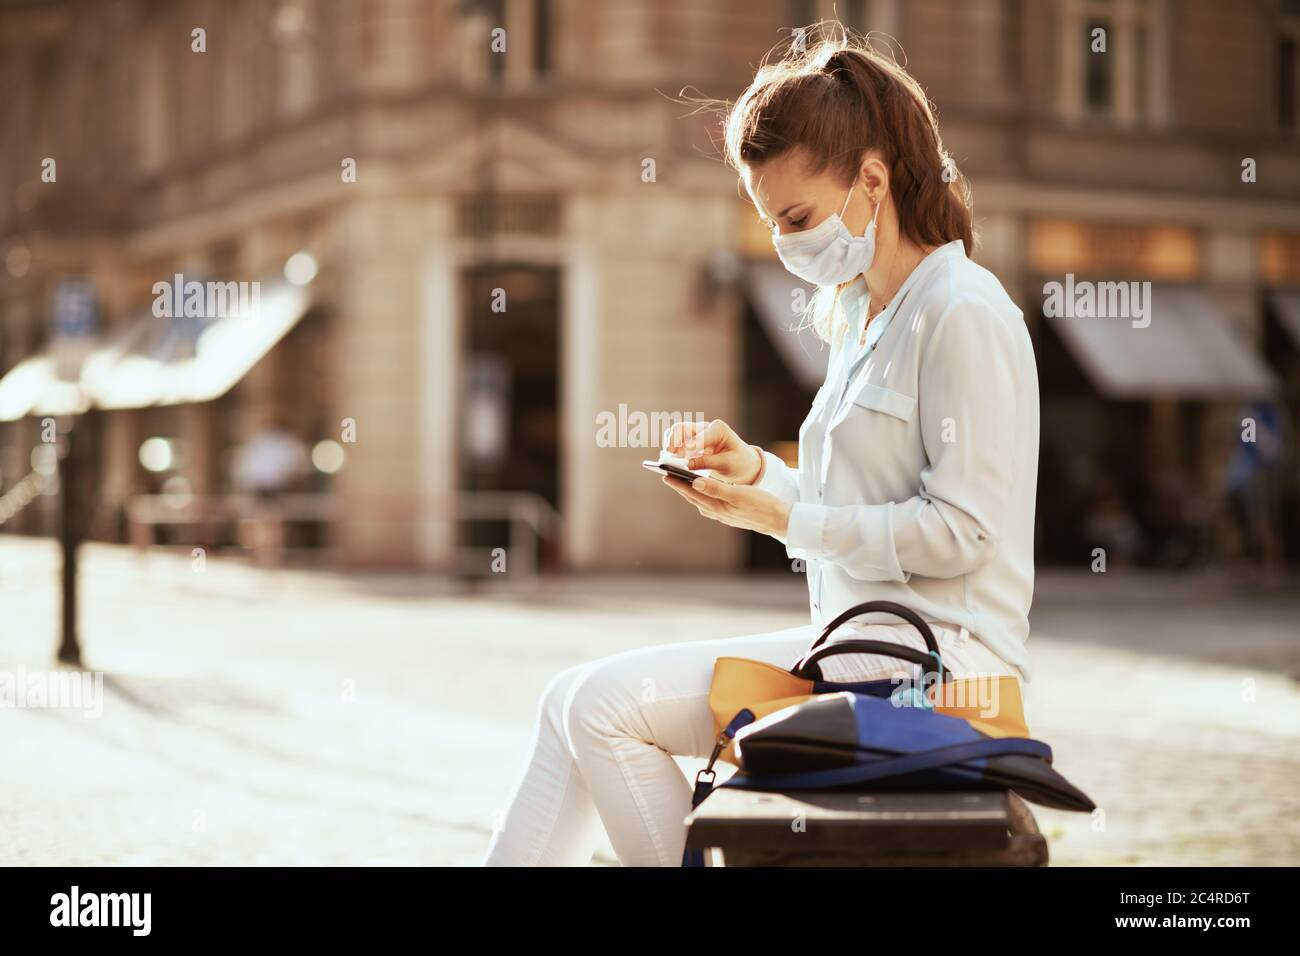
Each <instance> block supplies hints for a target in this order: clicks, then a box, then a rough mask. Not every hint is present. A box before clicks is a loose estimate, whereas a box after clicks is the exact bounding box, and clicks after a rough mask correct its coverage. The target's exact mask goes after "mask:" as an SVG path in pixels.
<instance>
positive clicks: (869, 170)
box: [858, 150, 889, 204]
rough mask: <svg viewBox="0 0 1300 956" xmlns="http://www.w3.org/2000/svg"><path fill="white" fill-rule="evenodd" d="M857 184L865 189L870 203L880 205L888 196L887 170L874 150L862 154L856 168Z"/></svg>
mask: <svg viewBox="0 0 1300 956" xmlns="http://www.w3.org/2000/svg"><path fill="white" fill-rule="evenodd" d="M858 182H860V183H861V184H862V185H863V186H865V187H866V190H867V195H869V196H870V197H871V201H872V202H873V203H876V204H880V203H882V202H884V201H885V197H886V196H888V195H889V169H888V168H887V167H886V166H885V163H884V160H882V159H881V158H880V156H879V154H877V153H876V152H875V151H874V150H870V151H868V152H866V153H864V154H863V156H862V164H861V165H860V166H859V167H858Z"/></svg>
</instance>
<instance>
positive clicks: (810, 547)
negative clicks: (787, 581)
mask: <svg viewBox="0 0 1300 956" xmlns="http://www.w3.org/2000/svg"><path fill="white" fill-rule="evenodd" d="M829 511H830V508H828V507H827V506H826V505H811V504H808V503H807V502H803V501H796V502H795V503H794V504H793V505H791V506H790V524H789V527H787V528H786V530H785V553H786V554H788V555H789V556H790V557H792V558H802V559H803V560H805V561H809V560H812V559H814V558H819V557H821V554H822V551H823V550H825V549H824V545H823V542H824V540H825V534H824V532H825V527H826V517H827V514H828V512H829Z"/></svg>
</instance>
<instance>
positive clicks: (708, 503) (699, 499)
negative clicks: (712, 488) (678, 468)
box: [663, 478, 726, 511]
mask: <svg viewBox="0 0 1300 956" xmlns="http://www.w3.org/2000/svg"><path fill="white" fill-rule="evenodd" d="M663 480H664V481H667V482H671V483H672V485H673V491H675V492H677V493H678V494H679V495H681V496H682V497H683V498H685V499H686V500H687V501H689V502H690V503H691V504H693V505H695V506H696V507H698V508H707V509H709V510H710V511H718V510H720V508H725V507H726V505H725V503H724V502H722V501H720V500H719V499H717V498H710V497H709V496H708V495H702V494H700V493H699V492H698V491H695V490H694V489H692V488H691V486H690V485H688V484H687V483H686V482H684V481H679V480H678V479H676V478H665V479H663Z"/></svg>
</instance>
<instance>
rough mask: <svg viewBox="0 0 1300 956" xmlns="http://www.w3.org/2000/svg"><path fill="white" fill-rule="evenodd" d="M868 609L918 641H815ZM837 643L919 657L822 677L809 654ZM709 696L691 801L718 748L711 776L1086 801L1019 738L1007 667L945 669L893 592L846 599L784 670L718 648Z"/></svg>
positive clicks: (768, 785)
mask: <svg viewBox="0 0 1300 956" xmlns="http://www.w3.org/2000/svg"><path fill="white" fill-rule="evenodd" d="M872 612H885V613H890V614H893V615H896V616H898V617H901V618H902V619H903V620H905V621H907V622H908V623H909V624H911V625H912V626H913V627H915V628H916V629H917V630H918V631H919V632H920V634H921V637H922V639H923V640H924V641H925V645H926V651H924V652H922V651H919V650H916V649H914V648H911V647H907V646H904V645H898V644H891V643H888V642H884V641H875V640H852V641H842V642H838V643H836V644H826V643H825V642H826V640H827V638H829V637H830V635H831V634H832V633H833V632H834V631H835V629H836V628H838V627H840V626H841V625H842V624H844V623H845V622H846V621H848V620H850V619H851V618H854V617H857V616H859V615H861V614H867V613H872ZM822 645H825V646H822ZM841 653H869V654H886V655H890V656H893V657H896V658H898V659H900V660H905V661H910V662H912V663H916V664H919V665H920V666H921V668H922V676H921V680H920V681H919V682H914V681H912V680H910V679H908V680H902V681H897V680H893V679H886V680H876V681H861V682H854V683H845V682H832V681H824V680H822V673H821V668H820V666H819V665H818V662H819V661H821V660H824V659H825V658H827V657H830V656H832V655H834V654H841ZM918 684H919V686H918ZM990 689H992V690H995V691H996V692H997V697H994V698H992V700H994V701H996V704H995V706H994V708H993V710H992V712H991V713H990V712H989V709H988V704H989V701H990V698H989V697H987V696H980V692H981V691H988V690H990ZM737 705H739V706H737ZM709 706H710V709H711V711H712V713H713V717H714V724H715V729H718V736H717V740H716V742H715V745H714V748H713V753H712V754H711V755H710V758H709V762H708V765H707V766H706V767H705V768H704V769H703V770H701V771H700V772H699V773H698V774H697V775H696V778H695V789H694V794H693V796H692V800H691V806H692V808H694V807H698V806H699V805H700V804H701V803H702V802H703V801H704V799H705V798H706V797H707V796H708V795H709V794H710V793H711V792H712V790H713V783H714V780H715V779H716V771H715V770H714V769H713V767H714V764H715V763H716V762H717V761H718V760H720V759H726V760H727V762H729V763H734V764H736V765H737V767H738V768H739V769H738V771H737V773H735V774H734V775H733V776H732V777H731V779H729V780H728V781H727V782H726V783H724V784H722V785H721V786H723V787H731V788H733V789H749V790H814V789H815V790H820V789H832V788H837V787H853V788H855V789H910V790H922V791H926V790H931V791H932V790H954V789H960V790H969V789H1014V790H1015V791H1016V792H1017V793H1019V794H1020V795H1021V796H1022V797H1024V798H1025V799H1027V800H1031V801H1033V802H1035V803H1042V804H1044V805H1047V806H1054V807H1059V808H1061V809H1068V810H1080V811H1090V810H1092V809H1094V805H1093V803H1092V801H1091V800H1090V799H1089V798H1088V797H1087V795H1086V794H1084V793H1083V792H1082V791H1080V790H1078V789H1077V788H1075V787H1074V786H1073V785H1071V784H1070V783H1069V781H1067V780H1066V779H1065V778H1064V777H1062V776H1061V775H1060V774H1059V773H1057V772H1056V771H1055V770H1054V769H1053V768H1052V766H1051V763H1052V752H1051V748H1050V747H1049V746H1048V745H1047V744H1045V743H1043V742H1042V741H1039V740H1032V739H1030V738H1029V735H1028V727H1027V726H1026V724H1025V720H1024V710H1023V703H1022V701H1021V697H1020V686H1019V683H1018V682H1017V681H1016V680H1015V678H1014V677H1010V676H1007V675H989V676H979V677H974V678H953V676H952V674H951V672H950V671H948V670H947V668H946V667H945V666H944V663H943V658H942V656H941V655H940V653H939V646H938V642H937V641H935V638H934V632H933V631H932V630H931V629H930V627H929V625H928V624H926V622H925V621H924V620H923V619H922V618H921V617H920V616H919V615H918V614H916V613H915V612H914V611H912V610H911V609H910V608H907V607H904V606H903V605H901V604H895V603H894V602H890V601H868V602H866V603H864V604H859V605H856V606H854V607H851V608H849V609H848V610H847V611H845V612H844V613H843V614H840V615H839V616H838V617H836V618H835V619H834V620H833V621H831V622H830V624H828V625H827V626H826V628H825V629H824V630H823V631H822V634H821V636H820V637H819V638H818V639H817V640H816V641H814V642H813V644H812V646H811V647H810V648H809V650H808V652H807V653H806V654H805V655H804V656H803V657H802V658H801V659H800V660H799V661H797V662H796V663H795V665H794V667H792V668H791V669H790V670H789V671H783V670H781V669H780V668H778V667H774V666H773V665H771V664H767V663H765V662H762V661H752V660H748V659H745V658H725V657H720V658H718V659H717V660H716V662H715V666H714V676H713V683H712V685H711V686H710V693H709ZM723 715H728V716H723ZM682 865H683V866H688V867H699V866H703V865H704V851H703V850H689V849H688V850H685V851H684V852H683V856H682Z"/></svg>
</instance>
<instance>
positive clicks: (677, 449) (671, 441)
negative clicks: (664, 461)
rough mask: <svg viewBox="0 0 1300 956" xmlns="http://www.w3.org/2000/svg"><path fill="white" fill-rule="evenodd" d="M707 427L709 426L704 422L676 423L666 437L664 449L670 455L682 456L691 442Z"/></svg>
mask: <svg viewBox="0 0 1300 956" xmlns="http://www.w3.org/2000/svg"><path fill="white" fill-rule="evenodd" d="M706 427H708V426H706V425H705V424H704V423H703V422H693V421H682V422H674V423H673V424H672V426H671V427H669V429H668V431H667V432H666V433H665V435H664V448H666V449H667V450H668V452H669V454H672V455H681V454H683V453H685V451H686V446H687V445H688V444H689V443H690V442H691V440H692V439H693V438H694V437H695V436H696V435H697V434H698V433H699V432H702V431H703V430H704V429H705V428H706Z"/></svg>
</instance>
